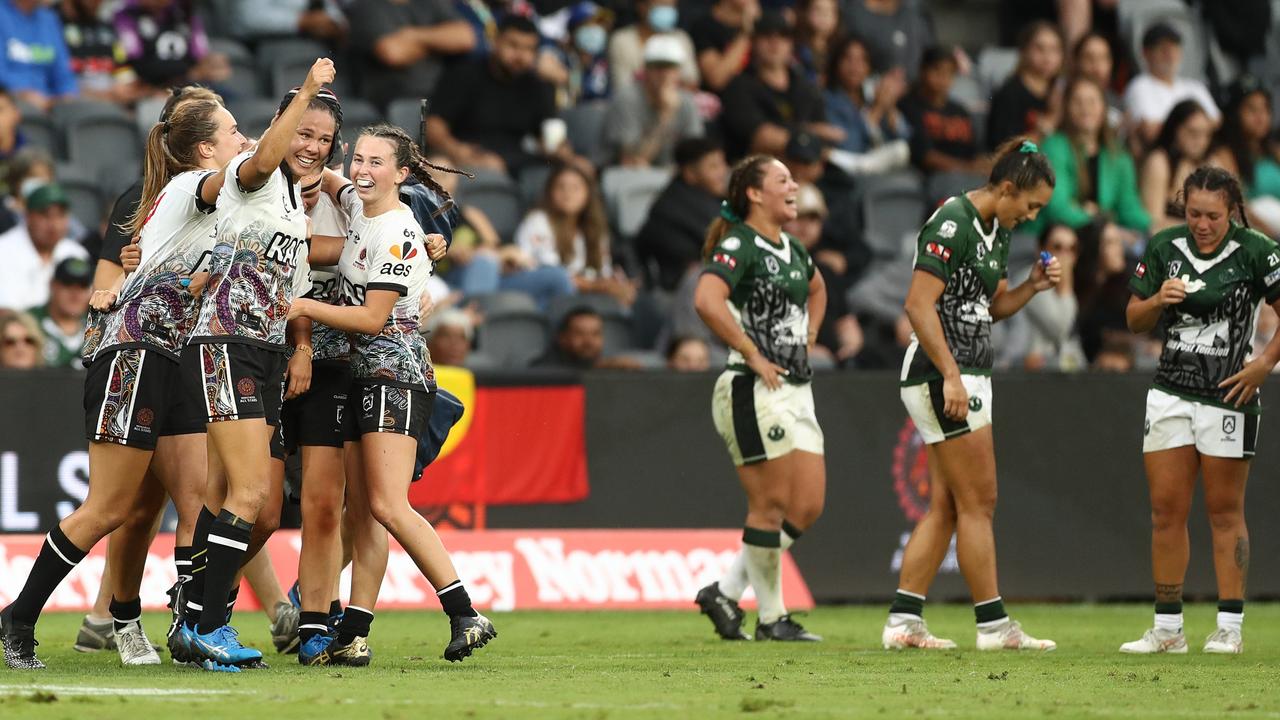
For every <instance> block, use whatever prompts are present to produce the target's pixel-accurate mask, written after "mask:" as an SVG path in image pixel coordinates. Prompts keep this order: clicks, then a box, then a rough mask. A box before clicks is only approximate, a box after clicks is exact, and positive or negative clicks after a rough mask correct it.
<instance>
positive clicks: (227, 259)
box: [191, 152, 307, 351]
mask: <svg viewBox="0 0 1280 720" xmlns="http://www.w3.org/2000/svg"><path fill="white" fill-rule="evenodd" d="M252 155H253V153H252V152H246V153H242V154H240V155H238V156H237V157H236V158H235V159H234V160H232V161H231V163H230V164H229V165H228V166H227V180H226V182H224V183H223V184H222V192H221V194H219V195H218V231H217V232H218V239H217V243H216V244H215V245H214V248H213V266H212V271H211V274H210V277H209V284H208V285H207V286H206V288H205V291H204V298H203V301H202V303H201V307H200V316H199V319H198V320H197V321H196V326H195V330H194V331H193V332H192V338H191V342H193V343H203V342H240V343H249V344H251V345H258V346H260V347H264V348H266V349H268V350H279V351H283V350H284V349H285V318H286V316H287V315H288V312H289V305H290V304H292V303H293V295H294V289H293V286H294V269H295V268H296V267H297V266H298V258H299V253H300V252H304V251H303V250H302V248H304V247H305V241H306V237H307V218H306V214H305V212H304V209H303V206H302V195H301V192H300V188H299V187H298V185H297V183H295V182H293V180H292V179H291V178H288V177H286V173H287V170H286V169H285V168H284V167H283V166H282V167H280V168H277V169H276V170H275V171H273V172H272V173H271V174H270V175H269V176H267V180H266V182H264V183H263V185H262V187H259V188H245V187H243V186H242V185H241V184H240V181H239V175H238V173H239V171H240V166H241V165H242V164H243V163H244V162H245V161H246V160H248V159H249V158H250V157H252Z"/></svg>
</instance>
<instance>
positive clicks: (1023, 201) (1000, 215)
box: [996, 180, 1053, 230]
mask: <svg viewBox="0 0 1280 720" xmlns="http://www.w3.org/2000/svg"><path fill="white" fill-rule="evenodd" d="M998 193H999V195H998V197H997V198H996V219H997V220H999V221H1000V226H1001V227H1003V228H1005V229H1008V230H1012V229H1014V228H1016V227H1017V226H1019V225H1021V224H1022V223H1024V222H1029V221H1031V220H1035V219H1036V215H1039V214H1040V209H1041V208H1043V207H1044V206H1045V205H1046V204H1048V202H1049V197H1050V196H1051V195H1053V188H1052V187H1050V185H1049V184H1048V183H1043V182H1042V183H1040V184H1039V185H1037V186H1035V187H1034V188H1032V189H1030V190H1018V189H1017V188H1016V187H1014V185H1013V183H1011V182H1009V181H1008V180H1005V181H1004V182H1002V183H1000V186H999V190H998Z"/></svg>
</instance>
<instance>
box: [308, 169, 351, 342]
mask: <svg viewBox="0 0 1280 720" xmlns="http://www.w3.org/2000/svg"><path fill="white" fill-rule="evenodd" d="M307 214H308V215H309V216H310V217H311V232H312V234H314V235H327V236H330V237H346V236H347V216H346V215H345V214H343V212H342V210H340V209H339V208H338V207H337V206H336V205H335V204H334V202H333V199H332V198H330V197H329V195H328V194H327V193H320V198H319V199H318V200H316V204H315V207H313V208H311V212H309V213H307ZM340 284H341V277H340V276H339V275H338V269H337V267H336V266H329V267H314V266H312V267H311V285H310V287H309V288H307V289H306V290H305V291H304V292H303V294H302V296H303V297H307V298H311V299H312V300H319V301H320V302H324V303H329V304H330V305H337V304H338V299H339V293H338V288H339V285H340ZM311 349H312V351H313V353H312V355H311V360H312V361H313V362H320V361H323V360H337V361H342V362H346V361H347V354H348V353H350V352H351V343H350V342H349V341H348V340H347V334H346V333H344V332H340V331H338V330H334V329H333V328H331V327H329V326H328V325H321V324H320V323H312V326H311Z"/></svg>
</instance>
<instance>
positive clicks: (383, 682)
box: [0, 604, 1280, 720]
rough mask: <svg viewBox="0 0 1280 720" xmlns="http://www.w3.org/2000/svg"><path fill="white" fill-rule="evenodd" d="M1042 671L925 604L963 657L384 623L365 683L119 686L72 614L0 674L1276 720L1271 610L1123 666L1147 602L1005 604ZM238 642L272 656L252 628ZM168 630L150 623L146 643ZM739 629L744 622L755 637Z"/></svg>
mask: <svg viewBox="0 0 1280 720" xmlns="http://www.w3.org/2000/svg"><path fill="white" fill-rule="evenodd" d="M1011 609H1012V610H1013V611H1014V612H1015V613H1016V616H1017V617H1018V618H1019V619H1020V620H1022V621H1023V624H1024V625H1025V626H1026V628H1027V629H1028V631H1029V632H1031V633H1032V634H1034V635H1037V636H1044V637H1051V638H1053V639H1055V640H1057V641H1058V645H1059V649H1058V650H1057V651H1056V652H1053V653H1048V654H1040V655H1024V654H1012V653H997V654H988V653H978V652H976V651H974V650H972V649H970V648H972V647H973V625H972V611H971V610H970V608H968V607H967V606H935V607H931V608H929V610H928V611H927V617H928V618H929V620H930V627H931V629H933V630H934V632H935V633H937V634H939V635H942V636H946V637H952V638H954V639H955V640H956V641H957V642H958V643H959V644H960V646H961V648H962V649H961V650H959V651H952V652H943V653H933V654H923V653H919V652H912V653H893V652H886V651H883V650H880V649H879V646H878V643H879V638H880V626H881V624H882V623H883V620H884V612H885V611H884V609H883V608H880V607H838V608H822V609H819V610H817V611H815V612H814V613H812V614H811V615H809V616H807V617H805V618H803V622H804V623H805V624H806V626H807V627H809V628H811V629H812V630H814V631H816V632H820V633H822V634H824V635H825V636H826V638H827V641H826V642H824V643H821V644H818V645H804V646H798V645H785V644H780V643H773V644H765V643H759V644H756V643H723V642H720V641H717V640H715V639H713V637H712V633H711V628H710V624H709V623H707V622H706V620H705V619H704V618H702V617H701V616H699V615H697V614H696V613H694V612H689V613H626V614H623V613H532V612H522V613H514V614H506V615H503V614H496V615H494V616H492V617H493V620H494V621H495V624H496V625H497V627H498V631H499V637H498V639H497V640H496V641H495V642H493V643H492V644H490V645H489V646H488V647H487V648H485V649H483V650H481V651H480V653H479V654H478V655H477V656H475V657H472V658H470V659H469V660H467V661H466V662H464V663H461V664H454V665H451V664H449V663H446V662H445V661H444V660H441V659H440V652H441V649H442V648H443V646H444V643H445V641H446V639H447V633H448V627H447V623H446V622H445V620H444V618H443V616H441V615H439V614H438V613H384V614H381V615H379V617H378V619H377V621H376V622H375V623H374V626H373V636H372V638H371V639H372V642H371V646H372V647H373V650H374V655H375V657H374V663H373V665H372V666H371V667H369V668H363V669H357V668H303V667H300V666H298V665H297V664H296V659H295V658H294V657H292V656H290V657H288V658H285V657H282V656H274V655H269V656H268V658H267V659H268V661H269V662H271V663H272V667H271V668H270V669H269V670H260V671H255V672H246V673H242V674H240V675H224V674H214V673H202V672H198V671H193V670H186V669H181V668H175V667H173V666H171V665H169V664H167V662H168V661H167V658H166V664H165V665H164V666H162V667H160V668H143V669H133V670H127V671H126V670H125V669H123V668H121V667H120V666H119V662H118V660H117V658H116V657H115V654H114V653H112V654H110V655H107V654H98V655H82V654H80V653H76V652H74V651H73V650H71V640H72V638H74V636H75V630H76V627H77V626H78V624H79V622H80V616H78V615H67V614H55V615H48V616H45V617H44V618H43V619H42V620H41V622H40V627H39V631H38V638H39V639H40V640H41V641H42V643H43V644H42V645H41V646H40V647H39V648H38V650H39V651H40V654H41V656H42V657H43V658H44V660H45V662H46V663H47V664H48V665H49V669H48V670H45V671H43V672H38V673H36V672H26V673H18V672H15V671H6V670H4V669H3V668H0V718H4V719H5V720H9V719H11V718H12V719H17V718H67V719H69V720H71V719H74V720H84V719H86V718H87V719H90V720H108V719H110V718H129V719H130V720H142V719H144V718H152V717H156V718H180V719H181V720H186V719H187V718H191V719H192V720H195V719H197V718H206V717H208V718H228V719H231V720H241V719H244V718H271V720H287V719H289V718H308V719H311V718H316V717H336V718H386V719H395V718H406V719H408V718H413V719H415V720H418V719H421V718H430V717H436V718H455V717H456V718H544V717H548V718H559V717H567V718H663V719H664V720H670V719H671V718H698V719H699V720H701V719H703V718H719V717H749V718H757V717H758V718H766V717H786V718H825V717H867V716H873V717H886V718H892V717H981V718H998V717H1010V718H1022V717H1042V716H1052V717H1055V718H1075V717H1111V718H1147V717H1150V718H1182V717H1213V718H1221V717H1229V718H1255V717H1280V691H1278V690H1277V687H1280V605H1262V604H1255V605H1251V606H1249V607H1248V609H1247V613H1248V614H1247V621H1246V627H1245V637H1246V652H1245V654H1244V655H1241V656H1235V657H1221V656H1207V655H1204V654H1202V653H1201V652H1200V651H1199V648H1200V645H1201V643H1202V642H1203V638H1204V636H1205V635H1207V634H1208V633H1209V631H1210V630H1212V626H1213V623H1214V620H1213V618H1214V611H1215V609H1214V608H1213V607H1212V606H1210V605H1196V606H1192V607H1189V608H1188V611H1187V627H1188V637H1189V640H1190V643H1191V646H1192V649H1191V653H1190V654H1188V655H1185V656H1152V657H1130V656H1122V655H1120V654H1119V653H1117V652H1116V651H1115V650H1116V648H1117V647H1118V646H1119V644H1120V643H1121V642H1122V641H1125V640H1131V639H1134V638H1136V637H1138V635H1139V634H1141V632H1142V631H1143V630H1144V629H1145V628H1146V626H1147V625H1148V624H1149V623H1150V621H1151V615H1150V608H1149V606H1146V605H1111V606H1106V605H1103V606H1097V605H1014V606H1012V608H1011ZM237 620H238V625H239V626H240V627H241V629H242V632H243V637H244V639H245V640H246V641H247V642H248V643H251V644H256V645H257V646H258V647H267V648H269V647H270V643H269V638H268V635H267V632H266V628H265V625H266V623H265V620H263V618H262V616H261V615H260V614H256V613H255V614H252V615H251V614H249V613H240V614H238V615H237ZM164 621H165V618H164V617H163V616H160V615H156V616H150V615H149V616H148V618H147V620H146V623H147V626H148V627H149V628H151V629H152V632H153V633H154V635H153V639H154V638H155V637H157V636H159V635H160V633H161V631H162V628H164V626H165V624H164ZM752 622H754V621H752Z"/></svg>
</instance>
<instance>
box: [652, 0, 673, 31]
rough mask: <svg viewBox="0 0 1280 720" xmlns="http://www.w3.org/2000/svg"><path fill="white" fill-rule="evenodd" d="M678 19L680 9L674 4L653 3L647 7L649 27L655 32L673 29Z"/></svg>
mask: <svg viewBox="0 0 1280 720" xmlns="http://www.w3.org/2000/svg"><path fill="white" fill-rule="evenodd" d="M679 20H680V11H679V10H677V9H676V7H675V6H674V5H654V6H653V7H651V8H649V27H651V28H653V29H654V30H656V31H657V32H669V31H671V30H675V29H676V22H678V21H679Z"/></svg>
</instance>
